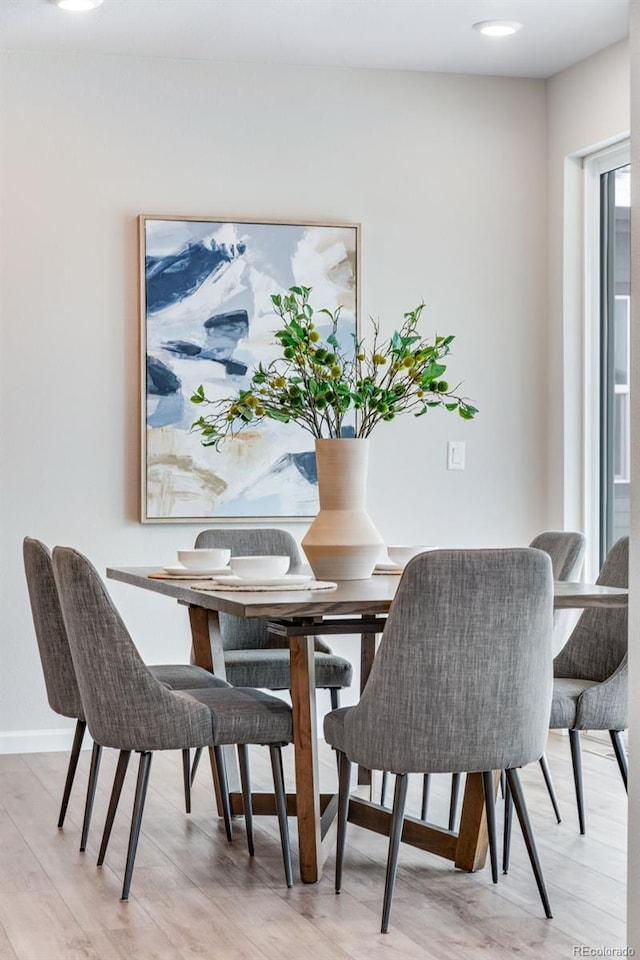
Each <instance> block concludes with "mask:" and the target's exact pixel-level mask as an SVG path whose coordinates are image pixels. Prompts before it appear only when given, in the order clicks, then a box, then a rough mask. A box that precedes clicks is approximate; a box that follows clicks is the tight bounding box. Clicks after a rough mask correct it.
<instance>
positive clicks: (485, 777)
mask: <svg viewBox="0 0 640 960" xmlns="http://www.w3.org/2000/svg"><path fill="white" fill-rule="evenodd" d="M482 786H483V787H484V807H485V810H486V813H487V833H488V835H489V856H490V858H491V879H492V880H493V882H494V883H497V882H498V834H497V830H496V798H495V793H494V786H493V772H492V771H491V770H485V771H484V772H483V774H482Z"/></svg>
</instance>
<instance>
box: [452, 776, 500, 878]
mask: <svg viewBox="0 0 640 960" xmlns="http://www.w3.org/2000/svg"><path fill="white" fill-rule="evenodd" d="M499 782H500V771H499V770H498V771H496V772H495V773H494V785H495V789H496V790H497V788H498V784H499ZM488 846H489V836H488V833H487V816H486V811H485V806H484V788H483V786H482V774H481V773H468V774H467V783H466V786H465V790H464V800H463V801H462V813H461V816H460V830H459V832H458V842H457V844H456V859H455V864H456V867H460V869H461V870H470V871H474V870H482V868H483V867H484V864H485V861H486V859H487V849H488Z"/></svg>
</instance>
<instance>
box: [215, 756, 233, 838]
mask: <svg viewBox="0 0 640 960" xmlns="http://www.w3.org/2000/svg"><path fill="white" fill-rule="evenodd" d="M213 753H214V756H215V760H216V770H217V771H218V783H219V784H220V801H221V803H222V816H223V818H224V829H225V831H226V833H227V840H228V841H229V843H231V841H232V840H233V830H232V827H231V802H230V800H229V786H228V784H227V767H226V764H225V762H224V751H223V749H222V747H214V748H213Z"/></svg>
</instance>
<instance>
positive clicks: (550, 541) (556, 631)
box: [380, 530, 585, 830]
mask: <svg viewBox="0 0 640 960" xmlns="http://www.w3.org/2000/svg"><path fill="white" fill-rule="evenodd" d="M529 546H530V547H533V548H534V549H536V550H544V552H545V553H548V554H549V556H550V557H551V566H552V568H553V579H554V580H566V581H575V580H578V579H579V577H580V574H581V572H582V565H583V563H584V552H585V538H584V535H583V534H582V533H575V532H573V531H564V530H546V531H545V532H544V533H540V534H538V536H537V537H534V539H533V540H532V541H531V543H530V544H529ZM570 618H571V611H569V610H556V611H554V614H553V654H554V656H555V654H557V653H558V652H559V651H560V650H561V649H562V647H563V646H564V644H565V643H566V640H567V636H568V623H569V624H570ZM540 767H541V769H542V775H543V777H544V780H545V783H546V785H547V790H548V792H549V797H550V798H551V803H552V805H553V810H554V813H555V815H556V819H557V821H558V823H560V822H561V820H562V817H561V815H560V807H559V805H558V798H557V796H556V792H555V789H554V786H553V780H552V778H551V772H550V770H549V764H548V762H547V758H546V756H545V755H544V754H543V755H542V756H541V757H540ZM386 778H387V774H386V773H384V774H383V776H382V790H381V793H380V803H382V804H384V800H385V788H386ZM461 780H462V777H461V776H460V774H455V773H454V775H453V777H452V781H451V797H450V800H449V823H448V826H449V830H454V829H455V825H456V820H457V812H458V802H459V797H460V787H461ZM429 789H430V776H429V774H425V777H424V782H423V786H422V812H421V817H422V819H423V820H426V819H427V810H428V804H429ZM504 789H505V785H504V784H503V790H504Z"/></svg>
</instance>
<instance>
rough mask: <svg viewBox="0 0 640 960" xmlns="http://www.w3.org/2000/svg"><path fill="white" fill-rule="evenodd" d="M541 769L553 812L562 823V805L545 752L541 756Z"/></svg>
mask: <svg viewBox="0 0 640 960" xmlns="http://www.w3.org/2000/svg"><path fill="white" fill-rule="evenodd" d="M540 769H541V770H542V776H543V777H544V782H545V783H546V785H547V791H548V793H549V799H550V800H551V805H552V807H553V812H554V813H555V815H556V820H557V821H558V823H562V817H561V816H560V807H559V806H558V798H557V796H556V791H555V787H554V786H553V780H552V779H551V770H550V769H549V764H548V762H547V758H546V756H545V754H544V753H543V754H542V756H541V757H540Z"/></svg>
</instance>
